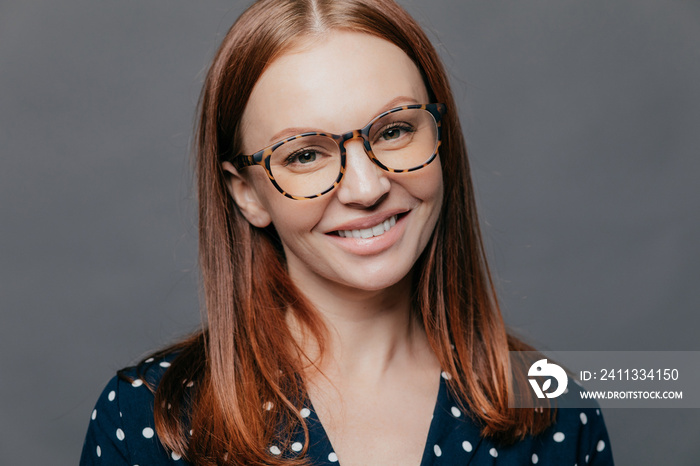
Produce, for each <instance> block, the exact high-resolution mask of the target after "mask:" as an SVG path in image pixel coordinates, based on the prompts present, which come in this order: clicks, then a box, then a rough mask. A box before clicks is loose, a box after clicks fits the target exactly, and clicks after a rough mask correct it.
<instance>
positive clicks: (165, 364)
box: [158, 361, 170, 367]
mask: <svg viewBox="0 0 700 466" xmlns="http://www.w3.org/2000/svg"><path fill="white" fill-rule="evenodd" d="M158 365H159V366H160V367H170V363H169V362H168V361H161V363H160V364H158Z"/></svg>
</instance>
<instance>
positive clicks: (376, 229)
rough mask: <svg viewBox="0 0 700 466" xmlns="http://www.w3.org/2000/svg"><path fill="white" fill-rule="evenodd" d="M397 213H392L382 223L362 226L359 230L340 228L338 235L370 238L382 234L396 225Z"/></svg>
mask: <svg viewBox="0 0 700 466" xmlns="http://www.w3.org/2000/svg"><path fill="white" fill-rule="evenodd" d="M396 218H397V215H392V216H391V217H389V218H388V219H386V220H384V221H383V222H381V223H378V224H376V225H374V226H373V227H370V228H362V229H359V230H338V232H337V233H338V236H340V237H341V238H363V239H368V238H372V237H373V236H381V235H383V234H384V233H386V232H387V231H389V230H390V229H391V228H392V227H393V226H394V225H396Z"/></svg>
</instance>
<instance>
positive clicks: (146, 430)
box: [141, 427, 155, 438]
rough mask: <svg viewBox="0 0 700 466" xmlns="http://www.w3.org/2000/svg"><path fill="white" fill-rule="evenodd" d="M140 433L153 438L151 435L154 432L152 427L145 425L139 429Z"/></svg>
mask: <svg viewBox="0 0 700 466" xmlns="http://www.w3.org/2000/svg"><path fill="white" fill-rule="evenodd" d="M141 433H142V434H143V436H144V437H146V438H153V435H154V434H155V432H153V429H151V428H150V427H146V428H145V429H143V430H142V431H141Z"/></svg>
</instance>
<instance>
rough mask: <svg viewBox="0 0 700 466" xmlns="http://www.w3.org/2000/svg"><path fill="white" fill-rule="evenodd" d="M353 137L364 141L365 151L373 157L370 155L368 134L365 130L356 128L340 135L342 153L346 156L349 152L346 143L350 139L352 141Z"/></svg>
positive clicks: (339, 144) (339, 143)
mask: <svg viewBox="0 0 700 466" xmlns="http://www.w3.org/2000/svg"><path fill="white" fill-rule="evenodd" d="M353 139H359V140H360V141H362V147H363V149H364V151H365V154H366V155H367V157H369V158H370V159H371V158H372V157H371V155H370V148H369V140H368V139H367V135H366V134H364V130H361V129H354V130H352V131H348V132H347V133H344V134H341V135H339V138H338V146H340V151H341V153H342V155H343V156H345V155H346V152H347V150H346V149H345V143H346V142H348V141H352V140H353Z"/></svg>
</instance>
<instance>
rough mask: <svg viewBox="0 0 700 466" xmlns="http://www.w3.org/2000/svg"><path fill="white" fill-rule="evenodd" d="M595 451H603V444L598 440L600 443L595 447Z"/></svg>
mask: <svg viewBox="0 0 700 466" xmlns="http://www.w3.org/2000/svg"><path fill="white" fill-rule="evenodd" d="M595 449H596V450H598V451H603V450H605V442H603V441H602V440H600V441H599V442H598V445H596V446H595Z"/></svg>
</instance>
